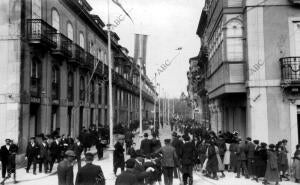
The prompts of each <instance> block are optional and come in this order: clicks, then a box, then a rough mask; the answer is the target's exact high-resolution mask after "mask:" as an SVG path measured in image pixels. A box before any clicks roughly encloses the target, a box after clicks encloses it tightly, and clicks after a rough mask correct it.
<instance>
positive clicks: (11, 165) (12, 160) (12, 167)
mask: <svg viewBox="0 0 300 185" xmlns="http://www.w3.org/2000/svg"><path fill="white" fill-rule="evenodd" d="M9 145H10V147H9V151H8V152H9V155H8V161H7V177H5V178H4V179H3V180H2V182H1V183H0V184H1V185H3V184H4V183H5V181H6V180H7V179H9V178H10V177H11V174H13V183H14V184H16V183H17V180H16V155H17V153H18V150H19V147H18V146H17V145H16V144H14V142H13V140H11V139H10V140H9Z"/></svg>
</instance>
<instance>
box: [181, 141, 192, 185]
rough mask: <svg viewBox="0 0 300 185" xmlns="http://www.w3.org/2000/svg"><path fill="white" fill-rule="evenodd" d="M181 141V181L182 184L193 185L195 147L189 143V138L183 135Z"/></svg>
mask: <svg viewBox="0 0 300 185" xmlns="http://www.w3.org/2000/svg"><path fill="white" fill-rule="evenodd" d="M183 139H184V141H185V143H184V144H183V150H182V151H183V152H182V159H181V165H182V169H181V171H182V177H183V178H182V179H183V183H184V184H193V166H194V161H195V158H196V148H195V145H194V144H193V143H192V142H190V136H187V135H184V138H183ZM188 179H189V181H188ZM188 182H189V183H188Z"/></svg>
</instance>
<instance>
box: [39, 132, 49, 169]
mask: <svg viewBox="0 0 300 185" xmlns="http://www.w3.org/2000/svg"><path fill="white" fill-rule="evenodd" d="M49 157H50V156H49V145H48V143H47V139H46V138H43V142H42V143H41V144H40V158H39V172H40V173H42V166H43V165H44V173H48V170H49V163H48V162H49Z"/></svg>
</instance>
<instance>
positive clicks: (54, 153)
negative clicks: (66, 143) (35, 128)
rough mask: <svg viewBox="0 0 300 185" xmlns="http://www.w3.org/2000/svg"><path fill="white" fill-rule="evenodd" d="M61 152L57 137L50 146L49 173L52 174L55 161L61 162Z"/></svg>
mask: <svg viewBox="0 0 300 185" xmlns="http://www.w3.org/2000/svg"><path fill="white" fill-rule="evenodd" d="M61 150H62V146H61V143H60V138H59V136H56V137H55V141H53V142H52V143H51V146H50V157H51V161H50V169H49V171H50V173H51V172H52V168H53V165H54V163H55V161H57V162H60V160H61Z"/></svg>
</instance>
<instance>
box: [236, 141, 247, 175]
mask: <svg viewBox="0 0 300 185" xmlns="http://www.w3.org/2000/svg"><path fill="white" fill-rule="evenodd" d="M245 151H246V146H245V143H243V142H241V141H239V145H238V148H237V153H236V154H237V176H236V177H237V178H240V174H241V168H243V171H244V174H245V177H246V178H247V179H248V178H249V174H248V169H247V157H246V153H245Z"/></svg>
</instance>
